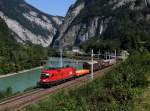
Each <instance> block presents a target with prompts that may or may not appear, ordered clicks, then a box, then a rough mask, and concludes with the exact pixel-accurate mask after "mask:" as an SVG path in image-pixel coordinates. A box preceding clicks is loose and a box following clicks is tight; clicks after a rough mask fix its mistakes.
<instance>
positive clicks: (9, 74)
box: [0, 66, 43, 78]
mask: <svg viewBox="0 0 150 111" xmlns="http://www.w3.org/2000/svg"><path fill="white" fill-rule="evenodd" d="M42 68H43V66H40V67H35V68H32V69H26V70H23V71H18V72H15V73H8V74H6V75H0V78H5V77H9V76H13V75H17V74H21V73H25V72H28V71H32V70H36V69H42Z"/></svg>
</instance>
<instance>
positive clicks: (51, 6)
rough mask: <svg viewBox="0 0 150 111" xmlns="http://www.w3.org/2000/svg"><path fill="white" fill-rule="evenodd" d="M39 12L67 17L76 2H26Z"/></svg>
mask: <svg viewBox="0 0 150 111" xmlns="http://www.w3.org/2000/svg"><path fill="white" fill-rule="evenodd" d="M25 1H26V2H27V3H29V4H31V5H32V6H34V7H36V8H38V9H39V10H41V11H43V12H45V13H48V14H51V15H59V16H65V15H66V13H67V10H68V8H69V7H70V5H71V4H73V3H74V2H75V1H76V0H25Z"/></svg>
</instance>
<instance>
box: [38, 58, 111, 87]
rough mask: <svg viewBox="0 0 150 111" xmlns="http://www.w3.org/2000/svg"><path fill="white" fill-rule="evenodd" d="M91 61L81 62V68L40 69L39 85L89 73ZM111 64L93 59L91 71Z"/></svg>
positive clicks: (55, 82) (46, 84) (47, 84)
mask: <svg viewBox="0 0 150 111" xmlns="http://www.w3.org/2000/svg"><path fill="white" fill-rule="evenodd" d="M91 65H92V63H91V62H85V63H83V68H82V69H80V70H76V68H74V67H63V68H48V69H44V70H42V74H41V77H40V82H39V83H40V86H42V87H43V86H50V85H55V84H58V83H61V82H63V81H66V80H69V79H73V78H76V77H80V76H83V75H87V74H90V71H91ZM111 65H113V64H112V63H110V61H103V62H102V61H94V62H93V66H94V67H93V71H98V70H101V69H104V68H106V67H109V66H111Z"/></svg>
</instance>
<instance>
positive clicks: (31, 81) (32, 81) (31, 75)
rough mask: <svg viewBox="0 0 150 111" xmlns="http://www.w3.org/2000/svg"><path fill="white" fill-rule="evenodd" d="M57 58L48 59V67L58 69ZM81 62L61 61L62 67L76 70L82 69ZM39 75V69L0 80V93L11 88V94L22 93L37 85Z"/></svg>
mask: <svg viewBox="0 0 150 111" xmlns="http://www.w3.org/2000/svg"><path fill="white" fill-rule="evenodd" d="M59 61H60V59H59V58H49V60H48V61H47V65H48V66H52V67H58V66H59V65H60V63H59ZM82 64H83V61H76V60H73V59H63V66H67V65H69V66H73V67H75V68H76V69H79V68H82ZM40 74H41V69H36V70H32V71H28V72H24V73H22V74H17V75H13V76H9V77H5V78H0V91H3V90H6V89H7V88H8V87H11V88H12V90H13V92H14V93H15V92H18V91H20V92H22V91H24V90H26V89H27V88H30V87H34V86H36V85H37V82H38V81H39V78H40Z"/></svg>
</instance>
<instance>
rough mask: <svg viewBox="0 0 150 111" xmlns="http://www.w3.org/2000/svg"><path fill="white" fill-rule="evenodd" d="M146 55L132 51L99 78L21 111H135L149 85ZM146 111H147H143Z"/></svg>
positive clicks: (148, 55) (149, 62)
mask: <svg viewBox="0 0 150 111" xmlns="http://www.w3.org/2000/svg"><path fill="white" fill-rule="evenodd" d="M149 77H150V53H149V52H147V51H146V52H142V53H139V52H135V53H134V54H132V55H131V56H130V58H129V59H128V60H127V61H125V62H124V63H122V64H121V65H120V66H119V67H117V68H115V69H113V70H112V71H110V72H108V73H107V74H106V76H104V77H103V78H101V79H96V80H94V81H93V82H91V83H88V84H87V85H84V86H81V87H80V88H78V89H74V90H71V91H68V92H65V91H61V92H59V93H57V94H56V95H53V96H49V97H48V98H47V99H46V100H45V99H44V100H42V101H40V102H38V103H34V104H33V105H32V106H29V107H27V108H25V109H24V110H25V111H70V110H71V111H139V110H137V109H138V108H137V106H139V105H140V104H141V99H142V98H143V96H142V95H143V94H144V91H145V90H146V89H147V88H148V86H149V79H148V78H149ZM144 111H148V110H144Z"/></svg>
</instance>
